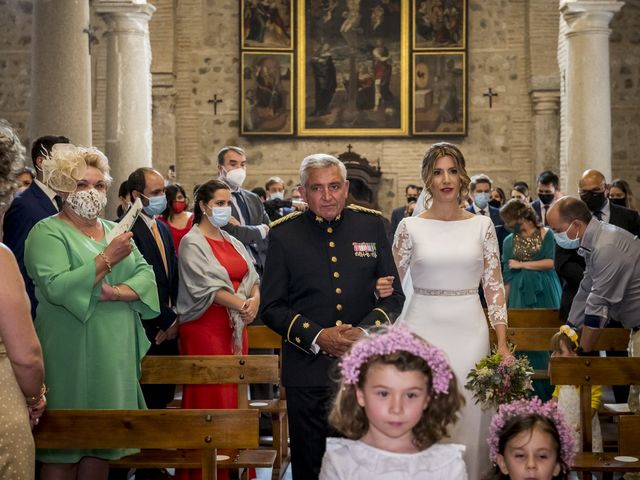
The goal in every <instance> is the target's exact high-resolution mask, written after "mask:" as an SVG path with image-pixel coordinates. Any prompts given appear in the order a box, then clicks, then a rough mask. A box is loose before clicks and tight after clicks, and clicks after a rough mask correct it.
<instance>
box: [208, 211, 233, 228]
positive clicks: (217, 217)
mask: <svg viewBox="0 0 640 480" xmlns="http://www.w3.org/2000/svg"><path fill="white" fill-rule="evenodd" d="M207 218H208V219H209V221H210V222H211V224H212V225H215V226H216V227H218V228H221V227H224V226H225V225H226V224H227V223H229V219H230V218H231V207H213V208H211V215H207Z"/></svg>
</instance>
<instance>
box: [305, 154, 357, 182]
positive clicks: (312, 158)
mask: <svg viewBox="0 0 640 480" xmlns="http://www.w3.org/2000/svg"><path fill="white" fill-rule="evenodd" d="M332 166H336V167H338V170H340V177H341V178H342V181H343V182H344V181H346V180H347V167H345V166H344V163H342V162H341V161H340V160H338V159H337V158H336V157H334V156H333V155H329V154H326V153H314V154H313V155H309V156H308V157H305V159H304V160H302V164H301V165H300V184H301V185H302V186H305V185H306V184H307V180H308V179H309V170H314V169H317V168H328V167H332Z"/></svg>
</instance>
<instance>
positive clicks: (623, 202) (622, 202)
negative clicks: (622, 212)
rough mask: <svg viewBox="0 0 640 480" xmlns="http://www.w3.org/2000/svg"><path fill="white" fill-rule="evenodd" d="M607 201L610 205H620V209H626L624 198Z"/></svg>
mask: <svg viewBox="0 0 640 480" xmlns="http://www.w3.org/2000/svg"><path fill="white" fill-rule="evenodd" d="M609 201H610V202H611V203H613V204H614V205H620V206H621V207H626V206H627V199H626V198H610V199H609Z"/></svg>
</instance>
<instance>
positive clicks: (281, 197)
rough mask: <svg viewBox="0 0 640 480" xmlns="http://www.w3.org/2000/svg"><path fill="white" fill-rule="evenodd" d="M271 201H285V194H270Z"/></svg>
mask: <svg viewBox="0 0 640 480" xmlns="http://www.w3.org/2000/svg"><path fill="white" fill-rule="evenodd" d="M269 198H270V199H271V200H284V192H273V193H270V194H269Z"/></svg>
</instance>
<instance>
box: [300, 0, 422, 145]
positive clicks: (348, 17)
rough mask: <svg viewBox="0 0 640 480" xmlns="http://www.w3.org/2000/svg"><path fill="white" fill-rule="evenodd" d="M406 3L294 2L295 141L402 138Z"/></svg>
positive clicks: (406, 58) (406, 130)
mask: <svg viewBox="0 0 640 480" xmlns="http://www.w3.org/2000/svg"><path fill="white" fill-rule="evenodd" d="M408 26H409V0H298V45H297V54H298V135H300V136H329V135H331V136H340V135H344V136H351V137H352V136H389V135H407V134H408V133H409V119H408V117H409V107H408V96H409V95H408V92H409V88H408V82H409V64H408V63H409V28H408Z"/></svg>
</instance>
